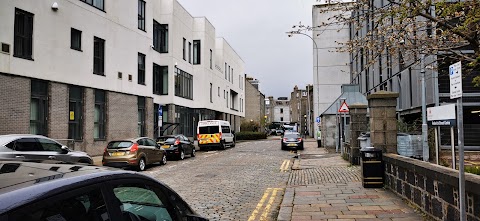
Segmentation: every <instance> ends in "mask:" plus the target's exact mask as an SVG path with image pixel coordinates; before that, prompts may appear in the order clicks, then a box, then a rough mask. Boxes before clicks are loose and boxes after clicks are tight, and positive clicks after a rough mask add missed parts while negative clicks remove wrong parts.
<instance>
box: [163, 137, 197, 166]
mask: <svg viewBox="0 0 480 221" xmlns="http://www.w3.org/2000/svg"><path fill="white" fill-rule="evenodd" d="M157 143H158V144H159V145H160V146H161V147H162V148H163V149H165V150H166V151H167V156H168V157H171V158H172V157H173V158H176V159H179V160H183V159H185V155H186V154H187V155H190V157H195V145H194V144H193V141H191V140H190V139H188V138H187V137H185V136H184V135H183V134H176V135H167V136H161V137H158V138H157Z"/></svg>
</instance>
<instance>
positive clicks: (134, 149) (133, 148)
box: [130, 144, 138, 153]
mask: <svg viewBox="0 0 480 221" xmlns="http://www.w3.org/2000/svg"><path fill="white" fill-rule="evenodd" d="M137 150H138V144H133V146H132V147H130V153H135V152H137Z"/></svg>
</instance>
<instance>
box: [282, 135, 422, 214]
mask: <svg viewBox="0 0 480 221" xmlns="http://www.w3.org/2000/svg"><path fill="white" fill-rule="evenodd" d="M304 146H305V150H304V151H298V153H297V155H298V157H297V158H296V159H294V163H293V166H292V168H291V170H292V171H291V174H290V177H289V180H288V183H287V187H286V190H285V194H284V198H283V201H282V203H281V206H280V211H279V214H278V217H277V220H278V221H307V220H309V221H312V220H316V221H320V220H322V221H367V220H368V221H374V220H388V221H418V220H425V218H424V216H423V214H421V213H419V212H417V211H416V210H415V209H414V208H412V207H410V206H409V205H408V204H407V203H406V202H405V201H403V200H402V198H400V197H399V196H397V195H395V194H394V193H393V192H390V191H389V190H386V189H383V188H364V187H363V186H362V182H361V179H362V178H361V170H360V169H361V168H360V166H351V165H350V164H349V163H348V162H347V161H345V160H343V159H342V158H341V157H340V154H337V153H329V152H328V150H327V149H326V148H323V147H320V148H318V147H317V143H316V141H315V140H314V139H313V138H307V139H306V140H305V142H304Z"/></svg>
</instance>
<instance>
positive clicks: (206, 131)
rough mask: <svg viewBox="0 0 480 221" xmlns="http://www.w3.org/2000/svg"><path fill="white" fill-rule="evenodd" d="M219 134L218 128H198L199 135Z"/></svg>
mask: <svg viewBox="0 0 480 221" xmlns="http://www.w3.org/2000/svg"><path fill="white" fill-rule="evenodd" d="M218 132H220V131H219V129H218V126H206V127H199V128H198V133H199V134H216V133H218Z"/></svg>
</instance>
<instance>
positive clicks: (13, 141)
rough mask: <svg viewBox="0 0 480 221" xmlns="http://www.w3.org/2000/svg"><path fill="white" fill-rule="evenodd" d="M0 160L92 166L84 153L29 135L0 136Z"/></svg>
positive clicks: (90, 159) (48, 139) (46, 138)
mask: <svg viewBox="0 0 480 221" xmlns="http://www.w3.org/2000/svg"><path fill="white" fill-rule="evenodd" d="M0 159H16V160H39V161H45V160H53V161H62V162H68V163H86V164H93V159H92V158H91V157H90V156H88V154H87V153H85V152H81V151H72V150H70V149H68V147H66V146H64V145H62V144H60V143H58V142H57V141H55V140H52V139H50V138H48V137H44V136H41V135H31V134H12V135H0Z"/></svg>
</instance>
